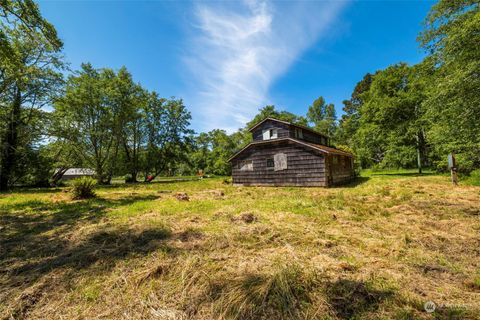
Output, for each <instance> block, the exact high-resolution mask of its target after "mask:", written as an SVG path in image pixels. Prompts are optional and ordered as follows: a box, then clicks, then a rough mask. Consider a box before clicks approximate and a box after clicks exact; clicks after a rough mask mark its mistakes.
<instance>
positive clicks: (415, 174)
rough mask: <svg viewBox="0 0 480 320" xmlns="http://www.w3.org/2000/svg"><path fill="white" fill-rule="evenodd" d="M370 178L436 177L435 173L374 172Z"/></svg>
mask: <svg viewBox="0 0 480 320" xmlns="http://www.w3.org/2000/svg"><path fill="white" fill-rule="evenodd" d="M370 175H371V176H390V177H426V176H434V175H438V173H435V172H424V173H418V172H397V173H395V172H374V173H371V174H370Z"/></svg>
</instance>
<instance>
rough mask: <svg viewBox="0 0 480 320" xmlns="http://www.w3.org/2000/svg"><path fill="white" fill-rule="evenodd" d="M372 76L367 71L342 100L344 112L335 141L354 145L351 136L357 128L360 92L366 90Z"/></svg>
mask: <svg viewBox="0 0 480 320" xmlns="http://www.w3.org/2000/svg"><path fill="white" fill-rule="evenodd" d="M372 80H373V76H372V75H371V74H370V73H367V74H366V75H365V76H364V77H363V79H362V80H360V81H359V82H358V83H357V84H356V85H355V88H354V89H353V92H352V95H351V97H350V99H348V100H344V101H343V111H344V114H343V115H342V118H341V119H340V121H339V124H338V128H337V130H336V132H335V140H336V142H337V143H340V144H342V145H347V146H350V147H354V145H353V137H354V136H355V133H356V132H357V130H358V128H359V125H360V124H359V120H360V108H361V107H362V106H363V103H364V101H363V99H362V98H361V95H362V93H364V92H367V91H368V90H369V89H370V85H371V84H372Z"/></svg>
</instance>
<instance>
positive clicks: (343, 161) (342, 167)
mask: <svg viewBox="0 0 480 320" xmlns="http://www.w3.org/2000/svg"><path fill="white" fill-rule="evenodd" d="M326 164H327V170H328V173H329V185H339V184H344V183H348V182H350V181H352V180H353V178H354V169H353V158H350V157H346V156H342V155H329V156H328V157H327V159H326Z"/></svg>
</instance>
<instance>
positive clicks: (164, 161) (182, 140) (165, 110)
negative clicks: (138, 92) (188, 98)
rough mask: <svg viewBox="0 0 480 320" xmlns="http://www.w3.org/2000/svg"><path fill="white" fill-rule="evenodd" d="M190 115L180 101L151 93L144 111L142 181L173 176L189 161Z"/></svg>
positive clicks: (191, 132)
mask: <svg viewBox="0 0 480 320" xmlns="http://www.w3.org/2000/svg"><path fill="white" fill-rule="evenodd" d="M191 118H192V117H191V114H190V112H189V111H188V110H187V108H186V107H185V105H184V104H183V100H181V99H174V98H172V99H169V100H166V99H163V98H160V97H159V96H158V94H157V93H155V92H153V93H151V94H150V97H149V99H148V103H147V107H146V109H145V124H146V126H145V130H146V133H145V135H146V141H147V142H146V146H145V159H144V162H143V163H144V166H143V168H144V169H143V171H144V174H145V177H147V176H151V177H152V178H154V177H156V176H157V175H159V174H161V173H167V174H173V173H174V171H175V170H176V168H177V167H178V166H179V164H180V163H183V162H186V161H188V156H187V152H188V151H189V145H190V143H191V142H190V140H189V137H190V136H191V135H192V134H193V131H192V130H191V129H189V126H190V120H191Z"/></svg>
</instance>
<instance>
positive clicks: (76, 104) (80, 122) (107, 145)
mask: <svg viewBox="0 0 480 320" xmlns="http://www.w3.org/2000/svg"><path fill="white" fill-rule="evenodd" d="M113 79H114V73H113V71H111V70H108V69H105V70H97V69H95V68H93V67H92V65H90V64H82V66H81V70H80V71H79V72H76V73H75V74H74V75H71V76H70V77H69V78H68V81H67V84H66V88H65V95H64V96H63V97H61V98H59V99H58V100H57V101H56V103H55V117H56V121H57V123H58V125H57V128H58V132H57V133H56V135H57V137H58V138H61V139H65V140H67V141H69V143H70V144H71V145H72V147H74V148H75V153H76V155H77V156H78V157H81V158H82V160H83V163H84V164H85V165H87V166H89V167H92V168H94V169H95V171H96V175H97V179H98V181H99V183H109V181H110V179H111V174H112V173H111V171H110V170H109V168H110V167H111V163H112V161H113V160H114V156H115V152H114V151H115V139H116V136H115V126H114V112H113V108H112V107H111V105H110V104H109V103H108V102H109V101H110V100H109V99H108V89H109V86H110V83H111V81H112V80H113Z"/></svg>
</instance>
